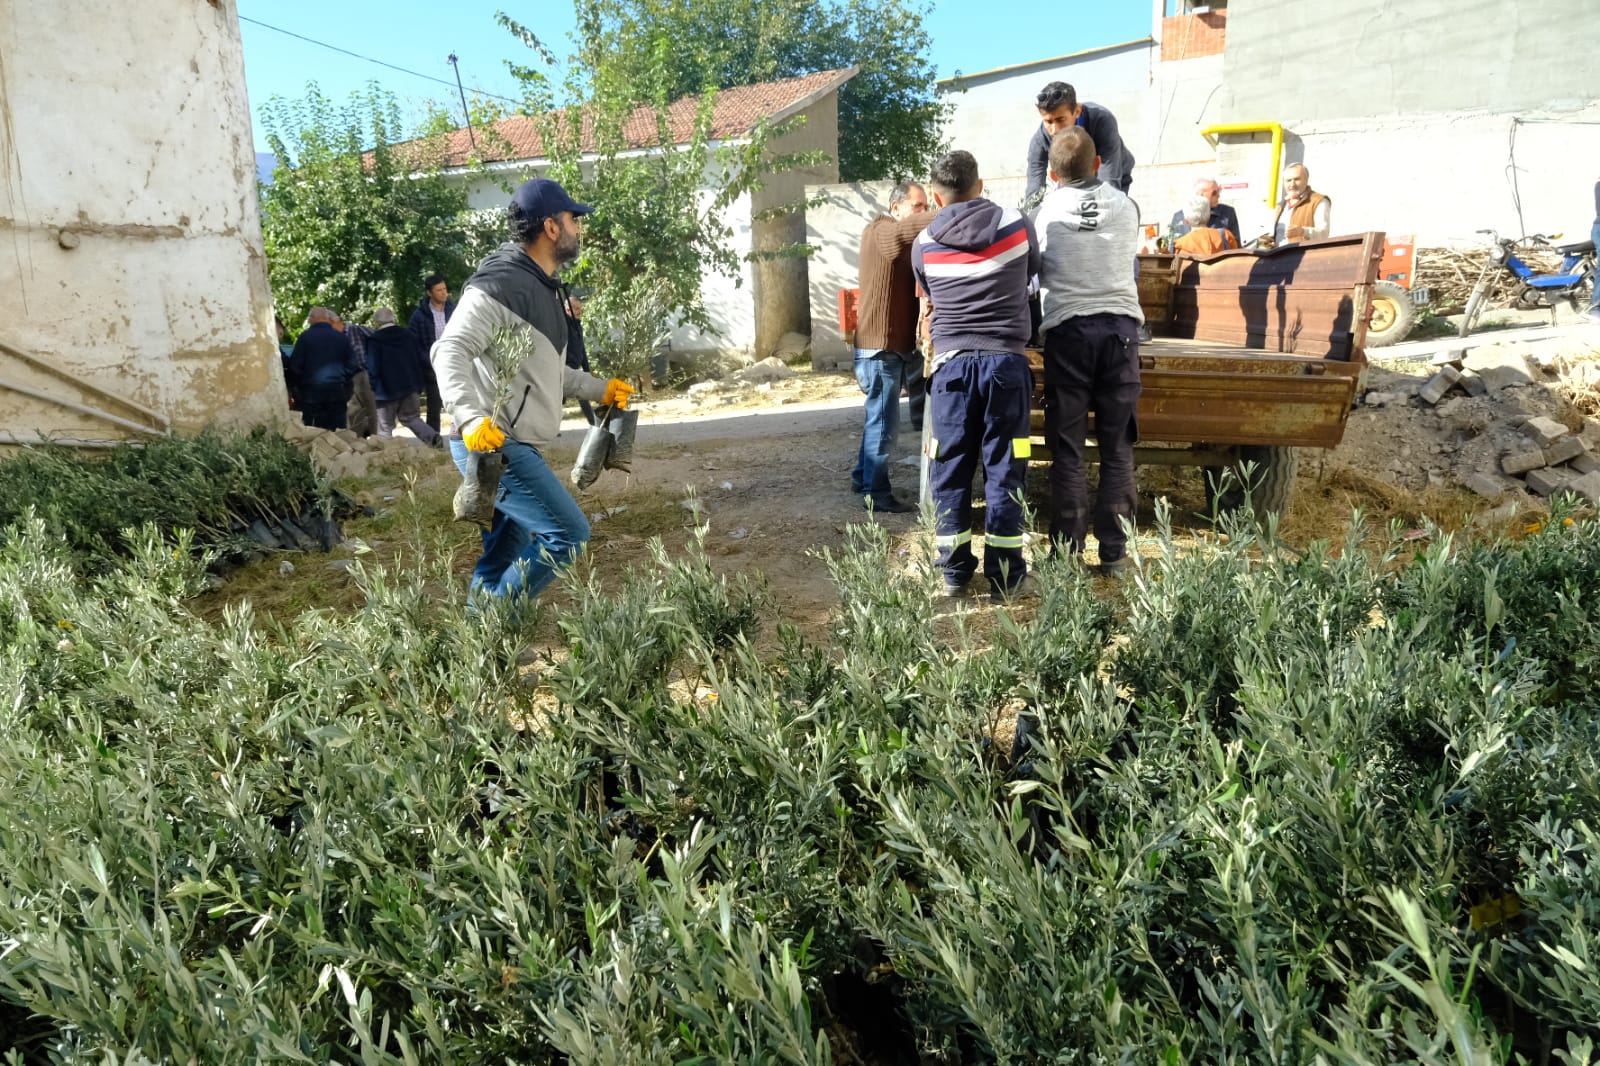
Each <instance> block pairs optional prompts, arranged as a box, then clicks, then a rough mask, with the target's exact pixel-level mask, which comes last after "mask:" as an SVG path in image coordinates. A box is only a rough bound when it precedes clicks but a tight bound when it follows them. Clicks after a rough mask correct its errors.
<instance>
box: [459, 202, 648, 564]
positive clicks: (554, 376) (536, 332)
mask: <svg viewBox="0 0 1600 1066" xmlns="http://www.w3.org/2000/svg"><path fill="white" fill-rule="evenodd" d="M590 210H591V208H588V207H586V206H584V205H583V204H580V203H576V202H574V201H573V199H572V197H570V196H568V195H567V191H566V190H565V189H563V188H562V187H561V185H560V184H559V183H557V182H554V181H550V180H549V179H547V178H534V179H531V180H529V181H525V182H523V183H522V184H521V185H519V186H518V187H517V191H516V192H515V193H514V194H513V195H512V197H511V204H510V206H509V207H508V208H507V209H506V216H507V219H508V221H509V223H510V231H511V233H510V236H511V240H510V241H509V242H508V243H506V244H503V245H501V246H500V248H499V249H498V250H497V251H495V252H493V253H491V254H490V255H489V256H488V257H487V258H485V259H484V261H483V262H482V263H481V264H479V266H478V269H477V272H476V273H474V274H473V275H472V277H470V278H468V279H467V281H466V284H465V285H463V286H462V287H461V300H460V302H459V303H458V304H457V305H456V312H455V314H454V315H453V316H452V317H451V319H450V321H449V323H448V324H447V325H446V326H445V330H444V335H443V336H441V337H440V338H439V340H438V342H437V343H435V344H434V346H433V353H432V354H433V368H434V371H435V372H436V374H437V376H438V380H439V391H440V394H441V395H442V397H443V399H444V403H445V406H446V407H448V408H449V409H450V414H451V418H452V420H453V422H454V425H455V427H456V429H455V432H454V433H453V434H452V435H451V437H450V454H451V456H452V457H453V458H454V459H455V461H456V465H457V466H458V467H460V468H461V472H462V474H463V475H465V474H466V473H467V456H468V453H469V452H480V453H481V452H494V451H499V452H500V453H501V454H502V455H503V456H504V457H505V471H504V474H503V475H502V477H501V480H500V495H499V498H498V499H497V500H496V502H495V511H494V520H493V523H492V524H491V526H490V528H489V530H488V531H487V532H485V533H484V534H483V555H482V557H480V558H479V560H478V565H477V566H476V568H475V569H474V570H473V573H472V587H473V589H474V591H478V590H481V591H483V592H486V593H488V594H491V595H495V596H536V595H538V594H539V592H540V591H542V590H543V589H544V587H545V586H546V585H548V584H549V583H550V581H551V580H552V579H553V578H554V577H555V575H556V572H557V571H558V570H559V569H560V568H562V567H564V566H565V565H567V564H568V563H570V562H571V561H572V559H573V558H574V557H575V556H576V555H577V554H578V552H579V551H581V550H582V549H583V546H584V544H586V543H587V542H588V540H589V521H588V519H587V518H586V517H584V513H583V510H582V509H581V508H579V506H578V504H577V501H575V500H574V499H573V498H572V495H571V494H570V493H568V492H567V490H566V487H565V486H564V485H562V483H561V479H560V478H559V477H557V476H556V474H555V473H554V471H552V470H551V469H550V466H549V464H548V463H546V462H545V460H544V456H543V454H542V452H543V450H544V449H545V448H547V447H548V446H549V445H550V443H551V442H552V441H554V440H555V438H556V434H557V433H558V432H559V431H560V429H561V405H562V401H563V400H564V399H565V398H566V397H568V396H576V397H578V398H580V399H585V400H598V401H599V402H601V403H604V404H612V405H615V406H617V407H619V408H625V407H627V405H628V397H629V396H630V395H632V393H633V391H634V390H633V387H632V386H630V385H628V384H627V383H626V382H624V381H622V380H621V379H620V378H612V379H611V380H609V381H606V380H604V379H601V378H597V377H594V376H593V375H591V374H587V373H584V372H583V371H582V370H578V369H575V368H573V367H569V366H567V365H566V350H567V343H568V333H567V318H566V314H565V313H564V310H563V308H562V305H561V291H560V284H559V283H558V282H557V281H556V277H555V276H556V273H557V272H558V271H559V270H560V269H561V268H562V267H563V266H566V265H567V264H569V263H571V262H572V261H573V260H575V259H577V257H578V244H579V241H580V239H581V232H582V231H581V225H582V224H581V223H580V222H579V219H580V218H581V217H582V216H584V215H586V214H588V213H589V212H590ZM501 328H508V329H513V330H526V331H527V338H528V340H529V341H530V342H531V348H532V354H530V355H529V356H528V357H527V358H526V359H524V360H523V362H522V364H521V365H520V366H519V367H517V368H516V370H515V372H514V373H513V374H512V375H511V381H510V383H509V384H510V388H509V390H507V391H508V392H509V396H510V402H509V403H508V404H507V405H506V408H505V410H503V411H500V412H498V413H497V412H496V410H495V397H496V394H497V393H499V392H500V391H501V390H500V389H499V388H498V386H500V385H502V384H504V383H503V382H500V381H497V380H495V377H494V371H493V370H492V369H491V368H492V367H493V363H494V360H493V359H492V358H491V357H490V347H491V345H492V343H493V341H494V334H495V331H496V330H498V329H501Z"/></svg>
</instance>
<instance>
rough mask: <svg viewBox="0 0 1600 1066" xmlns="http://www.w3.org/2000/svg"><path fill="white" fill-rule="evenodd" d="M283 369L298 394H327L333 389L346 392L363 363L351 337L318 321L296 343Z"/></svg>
mask: <svg viewBox="0 0 1600 1066" xmlns="http://www.w3.org/2000/svg"><path fill="white" fill-rule="evenodd" d="M284 369H285V372H286V373H287V374H288V375H289V377H290V378H291V380H292V382H293V384H294V387H295V388H296V389H298V390H299V391H301V392H307V391H310V390H317V391H319V392H325V391H328V390H330V389H332V388H333V387H334V386H338V387H339V388H340V389H343V388H344V387H345V386H346V385H347V384H348V383H349V381H350V379H351V378H353V377H355V376H356V374H357V373H358V372H360V370H361V364H360V363H359V362H358V361H357V359H356V353H355V349H354V348H352V347H351V346H350V338H348V337H346V336H345V335H344V334H343V333H340V332H339V331H338V330H336V329H334V328H333V326H331V325H330V324H328V323H327V322H318V323H316V324H315V325H313V326H308V327H307V328H306V331H305V332H304V333H302V334H300V339H299V340H297V341H295V342H294V351H293V352H291V353H290V355H289V362H288V365H287V366H286V367H285V368H284Z"/></svg>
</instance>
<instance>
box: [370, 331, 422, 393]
mask: <svg viewBox="0 0 1600 1066" xmlns="http://www.w3.org/2000/svg"><path fill="white" fill-rule="evenodd" d="M367 373H368V374H370V375H371V377H372V395H374V396H376V397H377V399H378V402H379V403H396V402H398V401H400V400H403V399H405V398H406V397H407V396H412V395H415V394H417V393H420V392H421V391H422V389H423V387H424V386H425V385H426V384H427V381H428V373H429V371H428V361H427V360H426V359H424V358H423V356H422V346H421V345H419V344H418V343H417V338H416V337H415V336H413V335H412V333H411V331H410V330H408V329H402V328H401V327H400V326H398V325H394V326H384V327H383V328H382V329H380V330H376V331H374V332H373V334H372V336H370V337H368V338H367Z"/></svg>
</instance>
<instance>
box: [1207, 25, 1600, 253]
mask: <svg viewBox="0 0 1600 1066" xmlns="http://www.w3.org/2000/svg"><path fill="white" fill-rule="evenodd" d="M1596 13H1597V7H1596V4H1595V0H1545V2H1543V3H1538V4H1508V3H1505V2H1504V0H1407V2H1406V3H1403V4H1401V3H1396V2H1394V0H1345V2H1344V3H1342V4H1341V5H1339V9H1338V14H1337V17H1330V15H1329V12H1328V11H1327V10H1325V9H1322V8H1319V7H1318V6H1317V5H1313V4H1305V3H1303V2H1299V0H1253V2H1252V3H1248V4H1237V5H1233V6H1231V7H1230V8H1229V13H1228V42H1227V52H1226V84H1225V86H1224V88H1223V90H1222V91H1221V92H1220V93H1219V94H1218V97H1217V107H1218V108H1219V109H1220V111H1221V112H1222V113H1223V115H1224V121H1234V120H1257V119H1263V118H1266V119H1273V120H1276V121H1279V122H1282V123H1283V124H1284V125H1285V126H1287V127H1288V128H1289V130H1290V133H1291V137H1290V140H1289V144H1288V146H1287V151H1286V153H1285V155H1286V158H1287V160H1290V161H1293V160H1303V161H1304V162H1305V163H1306V164H1307V166H1309V167H1310V169H1311V172H1312V185H1313V187H1315V188H1317V189H1319V190H1320V191H1322V192H1325V193H1327V194H1328V195H1330V196H1332V197H1333V200H1334V216H1333V221H1334V228H1335V229H1336V230H1340V231H1345V232H1350V231H1355V230H1361V229H1382V230H1386V231H1389V232H1393V233H1413V232H1415V233H1416V234H1417V235H1418V243H1419V244H1422V245H1428V244H1437V243H1470V242H1473V241H1475V240H1476V239H1477V238H1475V237H1474V236H1473V231H1474V230H1476V229H1480V228H1484V227H1493V228H1496V229H1499V230H1501V231H1503V232H1506V233H1512V234H1517V233H1521V232H1523V227H1524V226H1525V227H1526V230H1527V232H1539V231H1544V232H1549V231H1552V230H1565V231H1566V233H1567V235H1568V236H1569V237H1572V238H1574V239H1583V238H1586V237H1587V235H1588V228H1589V222H1590V221H1591V219H1592V218H1593V214H1594V203H1593V199H1592V191H1593V188H1594V181H1595V177H1596V175H1597V174H1600V79H1597V77H1596V74H1595V62H1594V59H1593V57H1594V56H1595V54H1596V52H1597V51H1600V19H1597V18H1595V15H1596ZM1291 40H1306V41H1315V48H1316V52H1317V55H1318V58H1317V59H1316V60H1314V61H1309V62H1308V61H1306V57H1305V56H1304V55H1303V54H1302V53H1301V52H1299V51H1297V50H1295V49H1291V48H1286V47H1285V46H1284V44H1285V42H1286V41H1291ZM1324 57H1325V58H1326V59H1328V60H1331V59H1333V58H1334V57H1337V61H1336V62H1334V61H1323V58H1324ZM1515 119H1523V120H1529V121H1528V124H1525V125H1517V124H1514V120H1515ZM1513 134H1514V135H1515V160H1514V162H1513V158H1512V146H1513ZM1513 168H1514V170H1513ZM1513 172H1514V173H1515V175H1516V178H1517V184H1518V185H1520V189H1521V201H1522V217H1521V221H1520V222H1519V218H1518V213H1517V208H1516V203H1515V190H1514V188H1513V183H1512V181H1511V177H1512V174H1513Z"/></svg>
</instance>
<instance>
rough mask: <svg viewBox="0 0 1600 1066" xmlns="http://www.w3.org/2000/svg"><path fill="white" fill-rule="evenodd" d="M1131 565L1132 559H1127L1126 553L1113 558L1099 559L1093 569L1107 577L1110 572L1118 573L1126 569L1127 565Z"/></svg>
mask: <svg viewBox="0 0 1600 1066" xmlns="http://www.w3.org/2000/svg"><path fill="white" fill-rule="evenodd" d="M1132 565H1133V560H1132V559H1129V558H1128V557H1127V556H1126V555H1119V556H1117V557H1116V558H1115V559H1104V558H1102V559H1101V560H1100V565H1099V566H1096V567H1095V569H1096V570H1097V571H1099V572H1100V573H1101V574H1103V575H1105V576H1107V577H1109V576H1111V575H1112V574H1120V573H1122V572H1123V571H1124V570H1126V569H1128V567H1130V566H1132Z"/></svg>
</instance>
